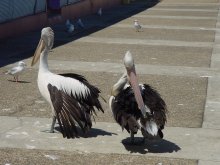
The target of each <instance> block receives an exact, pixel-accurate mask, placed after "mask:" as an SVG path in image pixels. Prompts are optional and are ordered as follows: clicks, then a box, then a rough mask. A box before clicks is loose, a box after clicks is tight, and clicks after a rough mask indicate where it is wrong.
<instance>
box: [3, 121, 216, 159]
mask: <svg viewBox="0 0 220 165" xmlns="http://www.w3.org/2000/svg"><path fill="white" fill-rule="evenodd" d="M0 119H1V121H2V123H3V124H1V126H0V129H1V143H0V147H3V148H4V147H10V148H26V149H42V150H45V149H46V150H65V151H81V152H88V153H90V152H94V146H96V149H95V152H96V153H118V154H132V155H133V154H135V155H145V156H159V157H171V158H187V159H199V160H206V161H210V160H215V161H220V158H219V156H218V155H219V147H220V142H219V138H220V133H219V132H218V131H216V130H212V129H205V131H204V129H201V128H180V127H167V128H166V129H165V131H164V133H165V138H164V140H162V141H161V142H154V143H149V142H147V143H146V144H145V145H140V146H130V145H126V144H123V143H122V141H123V142H126V141H127V140H129V139H127V137H128V133H127V132H125V131H124V132H121V128H120V127H119V126H118V125H117V124H113V123H111V124H110V123H103V122H97V123H96V124H94V126H93V129H92V130H91V131H90V133H89V134H88V137H87V138H83V137H80V138H77V139H70V140H68V139H63V138H62V135H61V134H60V133H54V134H49V133H45V132H41V130H45V129H47V128H49V126H50V122H51V121H50V120H48V119H46V118H30V117H21V118H15V117H0ZM6 123H7V124H6ZM5 127H7V129H5ZM174 135H175V136H174ZM138 136H141V135H140V134H138ZM137 139H139V138H137ZM139 140H140V139H139ZM207 141H209V143H206V142H207ZM55 144H56V145H55ZM109 146H111V147H109ZM192 153H193V154H192ZM207 153H209V154H207Z"/></svg>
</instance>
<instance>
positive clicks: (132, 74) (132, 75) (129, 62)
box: [124, 51, 147, 117]
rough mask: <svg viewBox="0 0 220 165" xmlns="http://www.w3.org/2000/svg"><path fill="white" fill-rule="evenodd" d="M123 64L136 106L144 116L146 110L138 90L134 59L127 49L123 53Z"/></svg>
mask: <svg viewBox="0 0 220 165" xmlns="http://www.w3.org/2000/svg"><path fill="white" fill-rule="evenodd" d="M124 65H125V68H126V70H127V75H128V79H129V81H130V84H131V87H132V88H133V91H134V96H135V99H136V101H137V104H138V108H139V109H140V110H141V112H142V114H143V116H144V117H146V115H147V114H146V113H147V112H146V109H145V105H144V101H143V98H142V95H141V91H140V87H139V83H138V79H137V75H136V71H135V65H134V60H133V57H132V55H131V53H130V52H129V51H128V52H127V53H126V54H125V57H124Z"/></svg>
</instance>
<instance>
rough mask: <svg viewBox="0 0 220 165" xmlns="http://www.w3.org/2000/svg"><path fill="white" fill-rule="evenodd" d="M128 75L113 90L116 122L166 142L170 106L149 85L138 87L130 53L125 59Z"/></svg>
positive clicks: (111, 98)
mask: <svg viewBox="0 0 220 165" xmlns="http://www.w3.org/2000/svg"><path fill="white" fill-rule="evenodd" d="M124 65H125V68H126V70H127V73H124V74H123V76H122V77H121V78H120V79H119V80H118V82H117V83H116V84H115V85H114V86H113V87H112V96H111V97H110V99H109V106H110V109H111V110H112V112H113V115H114V118H115V120H116V122H117V123H118V124H119V125H120V126H121V127H122V129H126V130H127V131H128V132H129V133H130V134H131V142H132V143H134V134H136V133H137V132H138V130H139V129H140V130H141V132H142V135H143V137H144V139H161V138H163V132H162V130H163V129H164V125H165V123H166V113H167V109H166V103H165V102H164V100H163V99H162V98H161V96H160V94H159V93H158V92H157V91H156V90H155V89H153V88H152V87H151V86H150V85H148V84H138V80H137V75H136V71H135V64H134V60H133V57H132V55H131V53H130V52H129V51H128V52H127V53H126V54H125V57H124Z"/></svg>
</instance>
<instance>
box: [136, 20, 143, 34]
mask: <svg viewBox="0 0 220 165" xmlns="http://www.w3.org/2000/svg"><path fill="white" fill-rule="evenodd" d="M134 28H135V30H136V32H139V31H140V30H141V28H142V27H141V25H140V24H139V23H138V20H134Z"/></svg>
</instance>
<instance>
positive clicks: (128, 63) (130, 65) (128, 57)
mask: <svg viewBox="0 0 220 165" xmlns="http://www.w3.org/2000/svg"><path fill="white" fill-rule="evenodd" d="M124 65H125V68H126V69H127V70H132V69H134V59H133V57H132V54H131V53H130V51H127V53H126V54H125V57H124Z"/></svg>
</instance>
